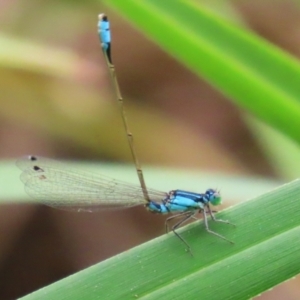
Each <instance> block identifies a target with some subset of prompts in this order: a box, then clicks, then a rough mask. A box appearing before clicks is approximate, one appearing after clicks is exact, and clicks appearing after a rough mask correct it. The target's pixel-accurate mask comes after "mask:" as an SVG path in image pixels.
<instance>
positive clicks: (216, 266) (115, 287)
mask: <svg viewBox="0 0 300 300" xmlns="http://www.w3.org/2000/svg"><path fill="white" fill-rule="evenodd" d="M299 211H300V181H299V180H296V181H294V182H292V183H290V184H287V185H284V186H282V187H280V188H278V189H275V190H273V191H271V192H269V193H267V194H264V195H262V196H259V197H257V198H256V199H253V200H250V201H246V202H244V203H242V204H239V205H236V206H234V207H231V208H229V209H227V210H224V211H222V212H220V213H219V214H217V217H218V218H222V219H228V220H230V221H231V222H232V223H234V224H235V225H236V227H232V226H230V225H227V224H221V223H214V222H212V221H210V223H209V224H210V228H211V229H212V230H214V231H216V232H218V233H220V234H222V235H224V236H226V237H227V238H228V239H231V240H233V241H234V242H235V244H234V245H232V244H229V243H227V242H226V241H224V240H221V239H219V238H217V237H215V236H213V235H210V234H208V233H207V232H205V230H204V226H203V223H202V222H199V221H197V222H195V223H193V224H191V225H188V226H185V227H184V228H183V229H182V230H180V233H181V234H182V236H183V237H184V238H185V239H186V240H187V241H188V243H189V244H190V246H191V248H192V250H193V253H194V256H193V257H192V256H190V255H189V254H188V253H186V252H185V251H184V246H183V244H182V243H181V242H180V241H179V240H178V239H177V238H176V237H175V236H174V235H173V234H172V233H171V234H168V235H164V236H162V237H159V238H157V239H154V240H152V241H150V242H148V243H145V244H143V245H141V246H138V247H136V248H134V249H131V250H129V251H126V252H124V253H122V254H120V255H117V256H115V257H112V258H110V259H108V260H106V261H103V262H101V263H99V264H97V265H94V266H92V267H90V268H87V269H86V270H83V271H81V272H78V273H77V274H74V275H72V276H70V277H67V278H65V279H63V280H61V281H58V282H56V283H54V284H52V285H50V286H48V287H45V288H43V289H40V290H38V291H36V292H34V293H32V294H30V295H28V296H25V297H23V298H22V300H33V299H72V300H74V299H135V298H137V299H178V298H182V295H184V296H185V298H186V299H197V298H198V297H199V295H201V299H210V300H211V299H237V300H241V299H249V298H251V297H254V296H255V295H258V294H260V293H261V292H263V291H265V290H267V289H269V288H271V287H273V286H275V285H277V284H279V283H280V282H282V281H285V280H287V279H289V278H291V277H293V276H295V275H297V274H298V273H299V270H300V243H299V235H300V218H299ZM153 222H155V216H153ZM120 230H122V229H120Z"/></svg>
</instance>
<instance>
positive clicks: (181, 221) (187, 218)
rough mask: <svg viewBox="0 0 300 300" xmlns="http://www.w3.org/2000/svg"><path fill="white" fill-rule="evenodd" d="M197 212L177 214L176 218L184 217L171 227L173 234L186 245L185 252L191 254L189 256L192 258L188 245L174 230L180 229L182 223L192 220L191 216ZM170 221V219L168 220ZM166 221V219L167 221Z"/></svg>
mask: <svg viewBox="0 0 300 300" xmlns="http://www.w3.org/2000/svg"><path fill="white" fill-rule="evenodd" d="M196 213H197V212H194V211H193V212H184V213H182V214H179V215H177V216H185V217H184V218H182V219H181V220H180V221H179V222H178V223H176V224H175V225H174V226H173V227H172V231H173V232H174V234H175V235H176V236H177V237H178V238H179V239H180V240H181V241H182V242H183V243H184V244H185V245H186V247H187V251H188V252H189V253H190V254H191V256H193V253H192V249H191V247H190V245H189V244H188V243H187V242H186V240H185V239H184V238H183V237H182V236H181V235H180V234H179V233H177V232H176V229H177V228H178V227H180V226H181V225H182V224H183V223H185V222H187V221H188V220H189V219H191V218H193V216H194V215H195V214H196ZM175 217H176V216H174V217H171V218H172V219H173V218H175ZM169 219H170V218H169ZM167 221H168V219H167Z"/></svg>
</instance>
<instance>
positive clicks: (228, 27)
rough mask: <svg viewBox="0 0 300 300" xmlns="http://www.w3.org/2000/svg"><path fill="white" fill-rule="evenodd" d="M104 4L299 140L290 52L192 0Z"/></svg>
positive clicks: (298, 69)
mask: <svg viewBox="0 0 300 300" xmlns="http://www.w3.org/2000/svg"><path fill="white" fill-rule="evenodd" d="M106 3H107V5H109V6H111V7H113V8H115V9H117V10H118V11H119V12H120V13H121V14H122V15H124V16H126V17H127V18H128V20H129V21H130V22H132V23H133V24H134V25H136V27H137V28H139V29H140V30H142V31H143V32H144V33H146V34H147V35H148V36H149V37H151V38H152V39H153V40H154V41H155V42H157V43H158V44H159V45H160V46H161V47H162V48H163V49H165V50H166V51H167V52H169V53H170V54H171V55H173V56H174V57H176V58H177V59H178V60H180V61H182V62H183V63H184V64H185V65H186V66H188V67H189V68H190V69H191V70H193V71H194V72H195V73H197V74H198V75H200V76H201V77H204V78H206V80H208V81H209V82H210V83H211V84H213V85H214V86H215V87H217V88H218V89H219V90H220V91H221V92H223V93H224V94H226V95H227V96H228V97H230V98H231V99H232V100H234V101H235V102H236V103H237V104H238V105H240V106H241V107H243V108H244V109H246V110H248V111H249V112H251V113H252V114H254V115H255V116H257V117H258V118H260V119H261V120H263V121H265V122H267V123H269V124H270V125H271V126H273V127H274V128H277V129H278V130H281V131H282V132H283V133H285V134H286V135H288V136H290V137H292V138H293V139H295V140H296V141H297V142H298V143H299V142H300V135H299V130H298V128H300V103H299V95H300V85H299V82H300V65H299V62H298V61H297V60H296V59H295V58H293V57H292V56H291V55H289V54H287V53H286V52H284V51H282V50H280V49H279V48H277V47H276V46H273V45H271V44H270V43H268V42H267V41H265V40H263V39H262V38H260V37H258V36H256V35H255V34H254V33H252V32H250V31H247V30H246V29H243V28H238V27H237V26H236V25H234V24H232V23H230V22H228V21H227V20H224V19H222V18H221V17H219V16H218V15H216V14H214V13H213V12H211V11H209V10H207V9H205V8H204V7H202V6H200V5H197V4H196V3H195V2H194V1H172V3H170V2H169V1H161V0H145V1H136V0H128V1H123V0H115V1H106ZM111 21H113V20H111ZM124 34H126V33H124ZM199 96H200V97H201V95H199ZM187 101H188V100H187Z"/></svg>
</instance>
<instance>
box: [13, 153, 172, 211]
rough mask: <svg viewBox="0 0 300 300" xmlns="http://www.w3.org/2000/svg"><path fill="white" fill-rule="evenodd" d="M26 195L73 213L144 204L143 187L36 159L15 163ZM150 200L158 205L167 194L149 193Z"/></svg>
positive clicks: (34, 157) (29, 157)
mask: <svg viewBox="0 0 300 300" xmlns="http://www.w3.org/2000/svg"><path fill="white" fill-rule="evenodd" d="M16 164H17V166H18V167H19V168H20V169H21V170H22V171H23V172H22V174H21V180H22V181H23V182H24V184H25V191H26V192H27V194H28V195H29V196H31V197H33V198H35V199H37V200H38V201H40V202H41V203H44V204H46V205H49V206H52V207H55V208H60V209H65V210H75V211H88V212H92V211H97V210H100V209H111V208H121V207H131V206H136V205H140V204H144V203H145V202H146V200H145V199H144V198H143V192H142V188H141V187H139V186H135V185H131V184H129V183H125V182H122V181H118V180H116V179H112V178H109V177H106V176H103V175H98V174H93V173H90V172H84V171H79V170H76V169H72V168H69V167H68V166H67V165H66V164H63V163H60V162H58V161H55V160H51V159H48V158H43V157H39V156H27V157H22V158H20V159H19V160H17V162H16ZM148 192H149V196H150V198H151V200H154V201H157V202H160V201H161V200H162V199H164V198H165V197H166V195H167V194H166V193H163V192H159V191H155V190H148Z"/></svg>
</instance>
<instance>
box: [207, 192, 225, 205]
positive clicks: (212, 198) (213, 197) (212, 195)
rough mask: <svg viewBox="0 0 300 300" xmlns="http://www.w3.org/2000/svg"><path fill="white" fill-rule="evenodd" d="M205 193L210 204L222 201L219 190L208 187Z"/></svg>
mask: <svg viewBox="0 0 300 300" xmlns="http://www.w3.org/2000/svg"><path fill="white" fill-rule="evenodd" d="M205 194H206V195H207V197H208V199H209V202H210V203H211V204H212V205H219V204H221V203H222V199H221V195H220V193H219V191H217V190H215V189H208V190H207V191H206V192H205Z"/></svg>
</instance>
